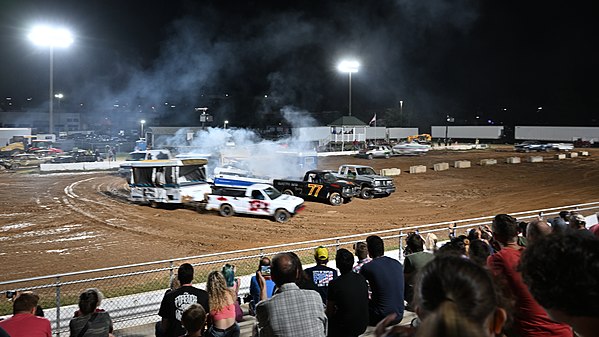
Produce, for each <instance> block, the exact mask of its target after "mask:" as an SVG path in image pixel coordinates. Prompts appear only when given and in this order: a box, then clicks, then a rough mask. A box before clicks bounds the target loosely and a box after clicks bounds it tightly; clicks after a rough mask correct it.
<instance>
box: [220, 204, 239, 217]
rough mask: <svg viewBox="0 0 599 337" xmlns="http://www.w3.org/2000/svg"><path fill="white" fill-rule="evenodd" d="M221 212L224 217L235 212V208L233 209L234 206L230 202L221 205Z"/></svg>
mask: <svg viewBox="0 0 599 337" xmlns="http://www.w3.org/2000/svg"><path fill="white" fill-rule="evenodd" d="M219 213H220V215H222V216H224V217H229V216H232V215H234V214H235V210H233V206H231V205H229V204H224V205H221V206H220V211H219Z"/></svg>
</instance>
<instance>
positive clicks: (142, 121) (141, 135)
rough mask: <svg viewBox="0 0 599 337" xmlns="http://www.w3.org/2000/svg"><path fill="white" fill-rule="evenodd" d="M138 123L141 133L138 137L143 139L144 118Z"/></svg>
mask: <svg viewBox="0 0 599 337" xmlns="http://www.w3.org/2000/svg"><path fill="white" fill-rule="evenodd" d="M139 124H140V125H141V134H140V135H139V139H143V138H145V137H144V124H146V120H145V119H142V120H140V121H139Z"/></svg>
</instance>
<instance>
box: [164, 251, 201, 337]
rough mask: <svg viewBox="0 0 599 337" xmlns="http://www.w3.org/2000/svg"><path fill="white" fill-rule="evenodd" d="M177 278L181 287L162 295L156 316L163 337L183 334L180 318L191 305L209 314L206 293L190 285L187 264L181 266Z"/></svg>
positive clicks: (191, 276)
mask: <svg viewBox="0 0 599 337" xmlns="http://www.w3.org/2000/svg"><path fill="white" fill-rule="evenodd" d="M177 277H178V278H179V282H181V287H180V288H179V289H176V290H173V291H169V292H168V293H166V294H165V295H164V298H163V299H162V303H160V310H159V311H158V315H159V316H160V317H162V323H161V326H162V332H163V333H164V336H165V337H178V336H182V335H184V334H185V329H184V328H183V326H182V325H181V317H182V316H183V312H184V311H185V309H187V307H188V306H190V305H191V304H193V303H197V304H200V305H201V306H202V307H203V308H204V310H205V311H206V312H210V308H209V307H208V293H207V292H206V291H205V290H202V289H198V288H195V287H193V286H192V285H191V282H192V281H193V267H192V266H191V265H190V264H189V263H184V264H182V265H181V266H180V267H179V271H178V272H177Z"/></svg>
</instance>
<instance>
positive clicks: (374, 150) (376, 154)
mask: <svg viewBox="0 0 599 337" xmlns="http://www.w3.org/2000/svg"><path fill="white" fill-rule="evenodd" d="M392 153H393V151H392V150H391V148H390V147H389V146H387V145H369V146H368V147H367V148H365V149H362V150H360V151H358V154H356V157H358V158H366V159H373V158H389V157H390V156H391V154H392Z"/></svg>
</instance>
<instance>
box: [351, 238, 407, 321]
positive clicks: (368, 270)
mask: <svg viewBox="0 0 599 337" xmlns="http://www.w3.org/2000/svg"><path fill="white" fill-rule="evenodd" d="M366 245H367V246H368V255H370V257H371V258H372V261H370V262H369V263H367V264H365V265H364V266H362V269H361V270H360V274H362V275H363V276H364V277H365V278H366V280H367V281H368V283H369V285H370V289H371V290H372V297H371V299H370V301H369V302H368V315H369V321H370V322H369V325H372V326H375V325H376V324H377V323H378V322H379V321H381V320H382V319H383V318H385V317H386V316H387V315H389V314H392V313H395V314H396V315H397V317H396V318H395V320H394V321H393V322H392V323H391V324H397V323H399V322H401V320H402V318H403V312H404V280H403V266H402V264H401V263H400V262H399V261H397V260H395V259H392V258H390V257H387V256H384V254H385V244H384V243H383V239H381V238H380V237H378V236H376V235H371V236H369V237H368V238H366Z"/></svg>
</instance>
